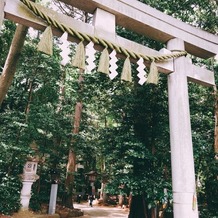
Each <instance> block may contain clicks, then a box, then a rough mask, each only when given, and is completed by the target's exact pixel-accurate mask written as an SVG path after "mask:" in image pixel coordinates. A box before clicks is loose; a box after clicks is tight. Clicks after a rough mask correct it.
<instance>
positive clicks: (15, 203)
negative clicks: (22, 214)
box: [0, 175, 21, 215]
mask: <svg viewBox="0 0 218 218" xmlns="http://www.w3.org/2000/svg"><path fill="white" fill-rule="evenodd" d="M20 190H21V183H20V180H19V178H17V177H13V176H11V177H9V176H7V175H6V176H4V177H3V178H1V179H0V202H1V204H0V213H2V214H5V215H10V214H12V213H14V212H17V211H18V210H19V208H20Z"/></svg>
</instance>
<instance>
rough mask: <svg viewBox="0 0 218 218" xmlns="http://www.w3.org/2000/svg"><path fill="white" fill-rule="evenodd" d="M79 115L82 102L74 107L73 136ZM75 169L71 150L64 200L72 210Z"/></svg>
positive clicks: (80, 80)
mask: <svg viewBox="0 0 218 218" xmlns="http://www.w3.org/2000/svg"><path fill="white" fill-rule="evenodd" d="M83 72H84V71H83V70H80V76H79V81H78V83H79V85H80V90H82V81H83V77H82V73H83ZM81 115H82V102H80V101H78V102H77V103H76V106H75V116H74V125H73V130H72V132H73V134H78V133H79V127H80V121H81ZM71 143H72V145H73V144H74V143H75V139H72V142H71ZM75 169H76V154H75V151H74V150H73V148H72V149H70V150H69V155H68V163H67V176H66V183H65V184H66V191H67V196H65V197H66V200H65V203H64V204H65V206H66V207H69V208H73V201H72V199H73V183H74V172H75Z"/></svg>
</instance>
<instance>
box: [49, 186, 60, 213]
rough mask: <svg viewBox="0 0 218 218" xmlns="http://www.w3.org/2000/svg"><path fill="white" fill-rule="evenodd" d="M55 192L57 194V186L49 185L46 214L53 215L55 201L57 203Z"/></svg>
mask: <svg viewBox="0 0 218 218" xmlns="http://www.w3.org/2000/svg"><path fill="white" fill-rule="evenodd" d="M57 192H58V184H52V185H51V192H50V201H49V209H48V214H55V210H56V201H57Z"/></svg>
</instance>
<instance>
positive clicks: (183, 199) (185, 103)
mask: <svg viewBox="0 0 218 218" xmlns="http://www.w3.org/2000/svg"><path fill="white" fill-rule="evenodd" d="M167 48H168V49H169V50H171V51H172V52H174V51H178V50H184V42H183V41H182V40H180V39H172V40H170V41H169V42H168V44H167ZM188 63H189V60H188V58H186V57H180V58H176V59H175V60H174V72H173V73H172V74H170V75H169V76H168V95H169V99H168V101H169V119H170V144H171V165H172V186H173V210H174V218H197V217H199V215H198V208H197V199H196V186H195V171H194V158H193V147H192V134H191V122H190V110H189V96H188V82H187V72H188V70H190V69H188V66H190V65H189V64H188Z"/></svg>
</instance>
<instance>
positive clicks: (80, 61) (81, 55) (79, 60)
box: [72, 41, 86, 70]
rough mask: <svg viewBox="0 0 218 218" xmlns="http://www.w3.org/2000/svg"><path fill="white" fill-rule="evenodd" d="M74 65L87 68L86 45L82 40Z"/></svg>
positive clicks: (77, 49) (78, 46)
mask: <svg viewBox="0 0 218 218" xmlns="http://www.w3.org/2000/svg"><path fill="white" fill-rule="evenodd" d="M72 65H73V66H74V67H78V68H80V69H83V70H85V67H86V64H85V46H84V44H83V42H82V41H81V42H80V43H79V44H78V45H77V47H76V54H75V57H74V59H73V62H72Z"/></svg>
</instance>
